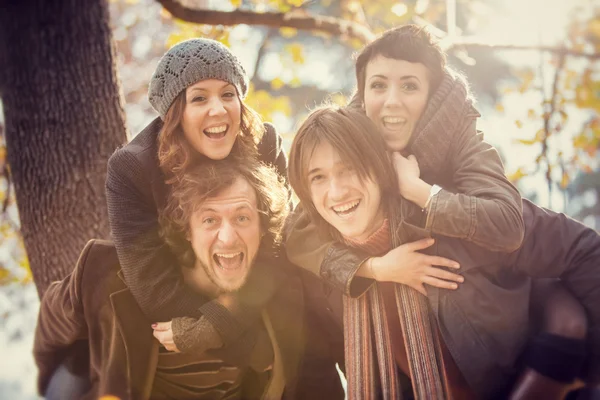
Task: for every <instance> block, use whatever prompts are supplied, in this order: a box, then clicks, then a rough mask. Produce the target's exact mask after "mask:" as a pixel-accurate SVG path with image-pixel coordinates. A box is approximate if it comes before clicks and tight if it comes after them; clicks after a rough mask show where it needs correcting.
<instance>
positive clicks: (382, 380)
mask: <svg viewBox="0 0 600 400" xmlns="http://www.w3.org/2000/svg"><path fill="white" fill-rule="evenodd" d="M390 211H392V213H393V208H392V209H391V210H390ZM390 220H391V221H396V217H395V216H394V215H392V216H391V217H390V218H389V219H386V220H385V221H384V224H383V226H382V227H381V228H380V229H379V230H377V231H376V232H375V233H373V235H371V237H370V238H369V239H368V240H367V241H366V242H362V243H361V242H357V241H348V240H345V242H346V244H347V245H349V246H352V247H356V248H360V249H361V250H365V251H367V252H369V253H370V254H371V255H381V254H382V253H385V251H387V250H389V249H391V248H393V247H396V246H398V245H400V244H401V243H403V242H406V241H405V240H402V238H401V237H400V236H399V235H398V230H397V228H398V226H397V225H396V223H390ZM371 252H372V253H371ZM394 292H395V293H394V294H395V298H396V307H397V311H398V317H399V319H400V324H401V329H402V336H403V342H405V348H406V352H407V354H406V356H407V357H408V363H409V365H410V375H411V379H412V385H413V391H414V394H415V398H450V397H449V396H450V390H451V389H450V387H449V382H448V376H447V375H446V371H445V367H444V359H443V354H442V352H443V349H442V344H441V342H440V338H439V337H438V333H437V325H436V321H435V317H434V316H433V315H432V314H431V313H430V312H429V307H428V304H427V299H426V298H425V296H423V295H421V294H420V293H418V292H417V291H416V290H414V289H412V288H409V287H407V286H405V285H394ZM343 301H344V352H345V358H346V376H347V377H348V399H350V400H358V399H361V400H363V399H364V400H371V399H373V400H374V399H379V398H383V399H384V400H392V399H394V400H395V399H402V397H403V391H404V389H405V388H403V387H402V386H401V383H400V381H399V377H398V374H397V370H396V362H395V360H394V356H393V351H392V349H393V347H392V346H393V345H392V338H391V337H390V332H391V331H390V321H389V320H388V316H387V315H386V314H387V313H386V311H385V305H384V300H383V297H382V293H381V291H380V289H379V288H378V285H372V286H371V287H370V289H369V290H368V291H367V293H365V294H364V295H362V296H361V297H358V298H351V297H347V296H344V299H343Z"/></svg>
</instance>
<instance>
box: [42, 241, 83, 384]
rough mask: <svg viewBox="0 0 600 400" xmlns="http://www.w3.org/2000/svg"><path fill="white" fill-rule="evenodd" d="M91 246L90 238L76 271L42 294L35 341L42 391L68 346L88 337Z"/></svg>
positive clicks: (66, 351)
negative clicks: (86, 286)
mask: <svg viewBox="0 0 600 400" xmlns="http://www.w3.org/2000/svg"><path fill="white" fill-rule="evenodd" d="M91 247H92V242H89V243H88V244H87V245H86V247H85V248H84V250H83V252H82V253H81V256H80V257H79V260H78V262H77V265H76V266H75V269H74V270H73V272H71V274H70V275H69V276H67V277H66V278H65V279H63V280H62V281H58V282H53V283H52V284H51V285H50V286H49V287H48V289H47V290H46V292H45V293H44V296H43V297H42V300H41V303H40V311H39V314H38V321H37V326H36V329H35V336H34V343H33V357H34V359H35V362H36V364H37V367H38V371H39V374H38V390H39V393H40V394H43V393H45V391H46V387H47V385H48V383H49V381H50V378H51V376H52V374H53V373H54V371H55V370H56V368H58V366H59V365H60V364H61V363H62V362H63V359H64V358H65V357H66V356H67V354H68V353H69V347H70V346H71V345H72V344H74V343H75V342H76V341H77V340H80V339H86V338H87V335H88V332H87V324H86V321H85V316H84V313H83V300H82V291H81V281H82V275H83V265H85V262H86V259H87V256H88V254H89V252H90V248H91Z"/></svg>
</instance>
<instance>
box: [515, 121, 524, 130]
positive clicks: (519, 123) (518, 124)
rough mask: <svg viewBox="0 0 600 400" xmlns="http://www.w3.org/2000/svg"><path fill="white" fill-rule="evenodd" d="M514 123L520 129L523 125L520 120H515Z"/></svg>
mask: <svg viewBox="0 0 600 400" xmlns="http://www.w3.org/2000/svg"><path fill="white" fill-rule="evenodd" d="M515 125H516V126H517V128H519V129H521V128H522V127H523V123H522V122H521V121H520V120H516V121H515Z"/></svg>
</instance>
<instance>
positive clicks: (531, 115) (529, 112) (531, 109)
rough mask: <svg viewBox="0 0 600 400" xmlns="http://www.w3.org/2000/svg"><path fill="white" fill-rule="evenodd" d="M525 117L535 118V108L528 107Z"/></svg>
mask: <svg viewBox="0 0 600 400" xmlns="http://www.w3.org/2000/svg"><path fill="white" fill-rule="evenodd" d="M527 118H529V119H536V118H537V115H536V114H535V110H534V109H533V108H530V109H529V111H528V112H527Z"/></svg>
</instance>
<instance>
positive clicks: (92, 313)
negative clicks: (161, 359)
mask: <svg viewBox="0 0 600 400" xmlns="http://www.w3.org/2000/svg"><path fill="white" fill-rule="evenodd" d="M284 289H285V290H280V291H279V292H278V293H277V294H275V295H274V298H273V300H272V301H271V302H270V303H269V305H268V306H267V313H268V314H269V317H270V319H271V322H272V324H273V329H274V331H275V335H276V337H277V341H278V345H279V347H280V350H281V353H282V359H283V366H284V372H285V378H286V382H287V384H286V389H285V397H286V398H319V397H321V398H342V396H343V391H342V390H341V386H340V383H339V378H338V377H337V373H336V371H335V363H334V362H333V360H331V359H330V358H328V355H329V349H328V347H327V344H326V343H325V344H323V343H319V344H315V342H316V341H318V339H319V335H318V334H317V333H318V328H316V330H315V327H314V326H309V325H310V324H312V322H311V320H310V319H307V318H303V317H302V316H303V315H304V314H303V309H304V300H303V299H304V294H303V293H304V291H303V284H302V282H301V281H300V279H299V278H298V276H297V275H290V276H289V279H288V280H287V282H286V284H285V287H284ZM306 321H309V322H308V324H307V323H306ZM307 332H308V333H309V334H307ZM86 339H87V340H89V353H90V360H89V370H90V378H91V382H92V389H91V391H90V392H89V393H88V394H87V396H86V398H98V397H99V396H102V395H106V394H111V395H114V396H117V397H119V398H121V399H147V398H149V396H150V393H151V390H152V384H153V378H154V370H155V368H156V365H157V361H158V342H157V341H156V340H154V337H153V336H152V328H151V322H150V321H148V320H146V318H145V317H144V315H143V313H142V311H141V310H140V308H139V306H138V305H137V303H136V301H135V299H134V298H133V295H132V294H131V292H130V291H129V289H128V288H127V286H126V285H125V283H124V281H123V277H122V274H121V271H120V266H119V262H118V258H117V253H116V251H115V248H114V245H113V244H112V243H111V242H107V241H102V240H91V241H90V242H89V243H88V244H87V245H86V246H85V248H84V250H83V252H82V253H81V256H80V258H79V261H78V262H77V265H76V267H75V269H74V271H73V272H72V273H71V275H69V276H68V277H67V278H65V279H64V280H62V281H60V282H54V283H53V284H52V285H51V286H50V288H49V289H48V290H47V291H46V293H45V295H44V297H43V299H42V302H41V308H40V313H39V318H38V326H37V329H36V332H35V342H34V357H35V360H36V363H37V365H38V368H39V379H38V389H39V392H40V393H41V394H43V393H44V392H45V390H46V388H47V385H48V382H49V380H50V377H51V376H52V374H53V372H54V371H55V370H56V368H57V367H58V365H60V363H61V362H63V360H64V358H65V356H66V355H67V354H68V352H69V348H70V347H71V346H72V345H73V344H74V343H75V342H77V341H78V340H86ZM317 350H318V352H319V353H320V354H316V353H317ZM214 353H215V354H218V355H219V356H222V358H223V359H224V360H226V361H228V362H230V363H232V364H234V365H236V364H237V363H236V360H235V359H233V358H232V355H227V354H226V353H225V352H222V353H220V351H219V350H215V351H214ZM249 383H250V384H251V383H252V382H249ZM250 386H251V385H248V386H247V387H244V389H243V391H244V390H250V389H248V388H249V387H250ZM243 393H245V396H244V397H257V396H256V392H253V393H255V394H254V395H250V394H249V392H246V391H244V392H243Z"/></svg>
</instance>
